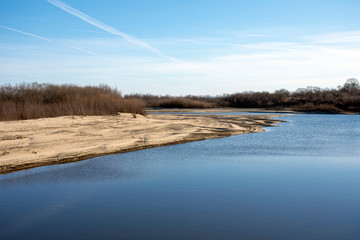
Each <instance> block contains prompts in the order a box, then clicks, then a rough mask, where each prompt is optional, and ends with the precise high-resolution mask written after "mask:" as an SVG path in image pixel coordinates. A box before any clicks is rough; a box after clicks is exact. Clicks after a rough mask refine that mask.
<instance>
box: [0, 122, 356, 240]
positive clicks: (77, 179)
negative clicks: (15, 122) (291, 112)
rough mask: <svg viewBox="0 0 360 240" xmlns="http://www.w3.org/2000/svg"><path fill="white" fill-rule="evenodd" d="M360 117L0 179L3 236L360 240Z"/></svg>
mask: <svg viewBox="0 0 360 240" xmlns="http://www.w3.org/2000/svg"><path fill="white" fill-rule="evenodd" d="M359 117H360V116H344V115H331V116H329V115H295V116H289V117H284V118H281V119H283V120H287V121H288V122H286V123H282V124H281V126H280V127H274V128H267V130H268V131H267V132H265V133H256V134H246V135H240V136H233V137H229V138H223V139H212V140H206V141H200V142H193V143H187V144H182V145H175V146H170V147H163V148H154V149H147V150H143V151H138V152H132V153H126V154H119V155H109V156H104V157H100V158H94V159H90V160H86V161H82V162H77V163H71V164H66V165H59V166H48V167H43V168H37V169H32V170H29V171H23V172H18V173H12V174H8V175H2V176H0V196H1V198H0V212H1V214H0V238H1V239H28V238H34V239H64V238H72V239H73V238H76V239H99V238H106V239H118V238H121V239H146V238H150V239H169V238H170V239H269V238H271V239H327V240H328V239H360V231H359V229H360V228H359V226H360V218H359V216H360V204H359V202H360V191H359V189H358V184H357V183H359V182H360V175H359V172H360V160H359V156H360V154H359V153H360V148H359V146H360V142H359V141H360V125H359V123H360V121H359V120H360V118H359Z"/></svg>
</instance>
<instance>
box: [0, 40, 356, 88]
mask: <svg viewBox="0 0 360 240" xmlns="http://www.w3.org/2000/svg"><path fill="white" fill-rule="evenodd" d="M182 39H187V40H190V41H183V42H184V44H183V45H178V43H179V42H176V43H175V45H176V46H177V47H176V51H179V52H181V51H183V52H186V53H187V54H189V57H188V58H187V59H191V60H188V61H186V62H184V63H182V64H178V63H175V62H170V61H167V60H166V59H162V58H158V57H156V56H153V55H152V54H149V55H147V56H144V55H143V53H141V52H136V49H134V47H132V48H131V46H129V45H130V44H128V45H123V43H124V42H121V44H119V39H118V38H104V39H99V38H98V39H85V40H82V39H77V40H65V39H63V40H62V41H63V42H66V43H68V44H75V45H81V46H86V48H88V49H92V50H94V51H96V52H97V53H98V56H96V57H93V56H88V57H86V56H81V55H77V56H73V55H72V56H69V55H66V54H61V53H58V55H57V56H56V57H54V56H46V55H41V56H38V55H37V58H36V59H34V58H31V57H22V58H21V57H20V58H16V59H12V58H10V57H5V56H4V55H3V57H2V58H1V59H0V61H1V62H2V63H4V64H2V65H1V66H0V76H2V78H1V80H0V81H3V82H4V81H5V82H9V81H10V79H12V80H11V81H19V80H18V79H23V81H29V82H31V81H39V82H57V83H69V82H72V83H77V84H97V83H107V84H110V85H111V86H117V87H118V88H119V89H120V90H121V91H123V92H124V93H135V92H140V93H154V94H173V95H178V94H213V95H216V94H222V93H233V92H238V91H245V90H254V91H262V90H268V91H273V90H276V89H280V88H287V89H289V90H296V89H297V88H300V87H306V86H309V85H313V86H319V87H336V86H337V85H342V84H343V83H344V82H345V80H346V79H347V78H349V77H356V78H359V76H360V69H359V67H358V66H359V62H360V46H357V45H348V44H328V43H327V44H320V43H318V42H316V43H315V41H309V40H308V41H306V42H259V43H252V44H249V43H248V44H242V43H241V42H238V43H237V42H234V40H233V39H231V40H227V41H222V40H221V39H220V38H216V39H214V40H213V41H212V40H211V39H208V40H207V43H208V44H206V45H205V44H196V43H194V42H192V41H191V40H192V38H182ZM318 39H319V38H318ZM120 40H121V39H120ZM197 40H199V39H198V38H194V41H197ZM121 41H123V40H121ZM151 42H152V43H153V45H159V46H164V45H166V48H168V49H171V42H167V41H165V40H164V39H159V40H158V41H157V40H156V39H152V40H151ZM173 42H174V41H173ZM221 43H223V44H221ZM229 43H230V44H229ZM162 44H164V45H162ZM199 46H202V47H203V48H202V50H201V52H199V49H198V48H199ZM214 46H216V47H218V48H217V49H216V50H214ZM15 47H16V46H15ZM48 47H49V46H48ZM7 48H9V49H11V48H14V47H12V46H9V45H7ZM17 48H18V49H19V48H21V46H17ZM40 49H41V50H42V52H45V53H46V52H47V49H43V48H41V47H39V50H40ZM129 49H131V51H129ZM207 49H208V51H207ZM4 51H5V50H4ZM7 51H11V50H7ZM35 51H36V49H35V50H34V52H35ZM49 51H50V50H49ZM174 51H175V50H174ZM207 52H211V54H207ZM199 53H200V54H199ZM53 54H55V53H53ZM192 55H194V56H192ZM195 55H196V57H195ZM34 56H35V55H34ZM139 56H142V57H139Z"/></svg>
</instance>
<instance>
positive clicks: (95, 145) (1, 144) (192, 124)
mask: <svg viewBox="0 0 360 240" xmlns="http://www.w3.org/2000/svg"><path fill="white" fill-rule="evenodd" d="M278 116H279V115H276V114H274V115H215V114H214V115H193V114H191V115H185V114H183V115H181V114H151V115H148V116H146V117H145V116H141V115H136V118H135V117H134V116H133V115H132V114H124V113H122V114H120V115H119V116H86V117H82V116H66V117H57V118H41V119H32V120H23V121H6V122H0V174H4V173H9V172H14V171H19V170H24V169H28V168H34V167H38V166H45V165H52V164H61V163H68V162H75V161H80V160H84V159H88V158H92V157H96V156H101V155H107V154H115V153H123V152H130V151H136V150H141V149H146V148H152V147H160V146H168V145H173V144H179V143H186V142H192V141H199V140H205V139H211V138H220V137H227V136H231V135H239V134H244V133H253V132H261V131H263V130H262V129H261V127H266V126H274V124H276V123H278V122H281V121H279V120H274V119H271V118H272V117H278Z"/></svg>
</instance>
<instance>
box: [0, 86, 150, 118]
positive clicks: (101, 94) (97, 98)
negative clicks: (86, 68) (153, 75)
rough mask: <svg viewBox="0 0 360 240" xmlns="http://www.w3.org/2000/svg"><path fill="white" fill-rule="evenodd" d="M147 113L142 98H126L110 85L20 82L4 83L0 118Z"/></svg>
mask: <svg viewBox="0 0 360 240" xmlns="http://www.w3.org/2000/svg"><path fill="white" fill-rule="evenodd" d="M117 112H128V113H134V114H136V113H138V114H145V103H144V102H143V101H142V100H141V99H129V98H126V99H125V98H123V97H122V96H121V94H120V93H119V92H118V91H117V90H116V89H111V88H110V87H109V86H107V85H100V86H96V87H94V86H87V87H79V86H74V85H60V86H58V85H52V84H38V83H32V84H25V83H24V84H20V85H15V86H11V85H4V86H0V120H24V119H32V118H42V117H57V116H68V115H107V114H115V113H117Z"/></svg>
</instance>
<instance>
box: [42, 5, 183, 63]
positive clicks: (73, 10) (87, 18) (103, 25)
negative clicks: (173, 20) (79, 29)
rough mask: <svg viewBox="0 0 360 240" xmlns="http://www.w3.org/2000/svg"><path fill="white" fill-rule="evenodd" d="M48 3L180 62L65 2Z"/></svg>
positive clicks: (178, 61) (161, 55)
mask: <svg viewBox="0 0 360 240" xmlns="http://www.w3.org/2000/svg"><path fill="white" fill-rule="evenodd" d="M47 1H48V2H49V3H51V4H52V5H54V6H56V7H58V8H60V9H62V10H64V11H66V12H68V13H70V14H72V15H74V16H76V17H78V18H80V19H82V20H84V21H85V22H87V23H90V24H91V25H94V26H96V27H98V28H100V29H102V30H104V31H106V32H108V33H111V34H113V35H116V36H121V37H122V38H124V40H125V41H128V42H130V43H133V44H135V45H138V46H139V47H141V48H143V49H145V50H148V51H150V52H152V53H155V54H156V55H158V56H160V57H163V58H166V59H169V60H171V61H173V62H177V63H181V61H180V60H178V59H176V58H173V57H169V56H166V55H165V54H164V53H163V52H161V51H160V50H159V49H156V48H154V47H152V46H150V45H149V44H147V43H145V42H143V41H141V40H140V39H137V38H135V37H132V36H130V35H128V34H126V33H123V32H120V31H119V30H117V29H115V28H113V27H111V26H109V25H106V24H105V23H103V22H100V21H99V20H96V19H95V18H92V17H90V16H89V15H86V14H85V13H83V12H80V11H79V10H77V9H75V8H73V7H70V6H69V5H67V4H65V3H64V2H62V1H59V0H47Z"/></svg>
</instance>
